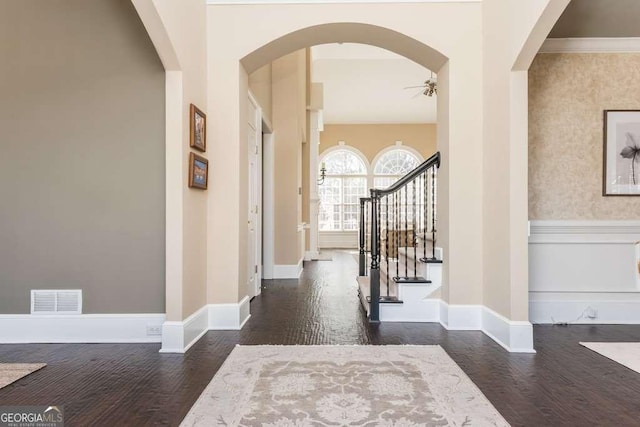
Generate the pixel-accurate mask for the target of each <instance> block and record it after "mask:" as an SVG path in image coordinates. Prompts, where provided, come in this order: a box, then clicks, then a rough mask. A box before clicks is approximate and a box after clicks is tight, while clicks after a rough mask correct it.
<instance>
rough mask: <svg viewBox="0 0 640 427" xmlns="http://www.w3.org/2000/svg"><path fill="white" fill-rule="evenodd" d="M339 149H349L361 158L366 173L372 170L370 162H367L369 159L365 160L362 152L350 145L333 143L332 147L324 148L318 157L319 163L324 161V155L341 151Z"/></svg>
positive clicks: (368, 173)
mask: <svg viewBox="0 0 640 427" xmlns="http://www.w3.org/2000/svg"><path fill="white" fill-rule="evenodd" d="M341 150H345V151H350V152H352V153H353V154H355V155H356V156H358V158H359V159H360V160H362V162H363V163H364V167H365V168H366V169H367V175H370V174H371V173H372V171H373V169H372V168H371V164H370V163H369V160H367V157H366V156H365V155H364V154H362V151H360V150H358V149H357V148H355V147H352V146H350V145H346V144H344V145H334V146H333V147H329V148H327V149H326V150H324V151H323V152H322V153H321V154H320V157H319V159H318V162H319V164H322V162H323V161H324V159H325V157H327V156H328V155H329V154H331V153H333V152H335V151H341Z"/></svg>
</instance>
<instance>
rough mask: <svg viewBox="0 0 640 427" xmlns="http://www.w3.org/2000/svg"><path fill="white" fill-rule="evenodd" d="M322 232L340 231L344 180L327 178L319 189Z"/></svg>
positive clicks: (319, 222) (320, 226) (319, 224)
mask: <svg viewBox="0 0 640 427" xmlns="http://www.w3.org/2000/svg"><path fill="white" fill-rule="evenodd" d="M318 195H319V197H320V212H319V220H318V226H319V228H320V230H324V231H327V230H340V202H341V200H342V178H326V179H325V181H324V184H322V185H321V186H320V187H319V188H318Z"/></svg>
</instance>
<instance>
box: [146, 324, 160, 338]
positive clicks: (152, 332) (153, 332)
mask: <svg viewBox="0 0 640 427" xmlns="http://www.w3.org/2000/svg"><path fill="white" fill-rule="evenodd" d="M147 335H148V336H157V335H162V326H161V325H147Z"/></svg>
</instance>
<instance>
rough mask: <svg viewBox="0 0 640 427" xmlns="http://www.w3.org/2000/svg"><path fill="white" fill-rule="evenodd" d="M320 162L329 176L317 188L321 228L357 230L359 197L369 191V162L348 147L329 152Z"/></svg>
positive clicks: (323, 229)
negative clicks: (365, 161) (367, 164)
mask: <svg viewBox="0 0 640 427" xmlns="http://www.w3.org/2000/svg"><path fill="white" fill-rule="evenodd" d="M321 165H322V166H321V167H324V168H325V169H326V178H325V180H324V183H323V184H322V185H320V186H319V188H318V195H319V196H320V218H319V227H320V230H321V231H347V230H357V229H358V226H359V220H358V214H359V210H360V197H366V194H367V166H366V165H365V163H364V161H363V160H362V159H361V158H360V157H359V156H358V155H357V154H355V153H354V152H353V151H351V150H347V149H338V150H334V151H331V152H329V153H328V154H327V155H326V156H325V157H324V158H323V159H322V164H321Z"/></svg>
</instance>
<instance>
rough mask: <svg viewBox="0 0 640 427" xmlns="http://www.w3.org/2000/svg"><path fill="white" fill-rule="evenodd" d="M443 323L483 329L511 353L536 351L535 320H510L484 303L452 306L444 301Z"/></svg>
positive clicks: (461, 328) (449, 326) (455, 327)
mask: <svg viewBox="0 0 640 427" xmlns="http://www.w3.org/2000/svg"><path fill="white" fill-rule="evenodd" d="M440 323H441V324H442V326H444V327H445V328H446V329H448V330H456V331H482V332H483V333H484V334H485V335H487V336H488V337H489V338H491V339H492V340H494V341H495V342H497V343H498V344H500V345H501V346H502V347H503V348H504V349H506V350H507V351H509V352H511V353H535V350H534V348H533V326H532V325H531V323H529V322H526V321H513V320H509V319H507V318H506V317H504V316H502V315H501V314H499V313H496V312H495V311H493V310H492V309H490V308H489V307H486V306H483V305H449V304H447V303H446V302H444V301H442V300H440Z"/></svg>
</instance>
